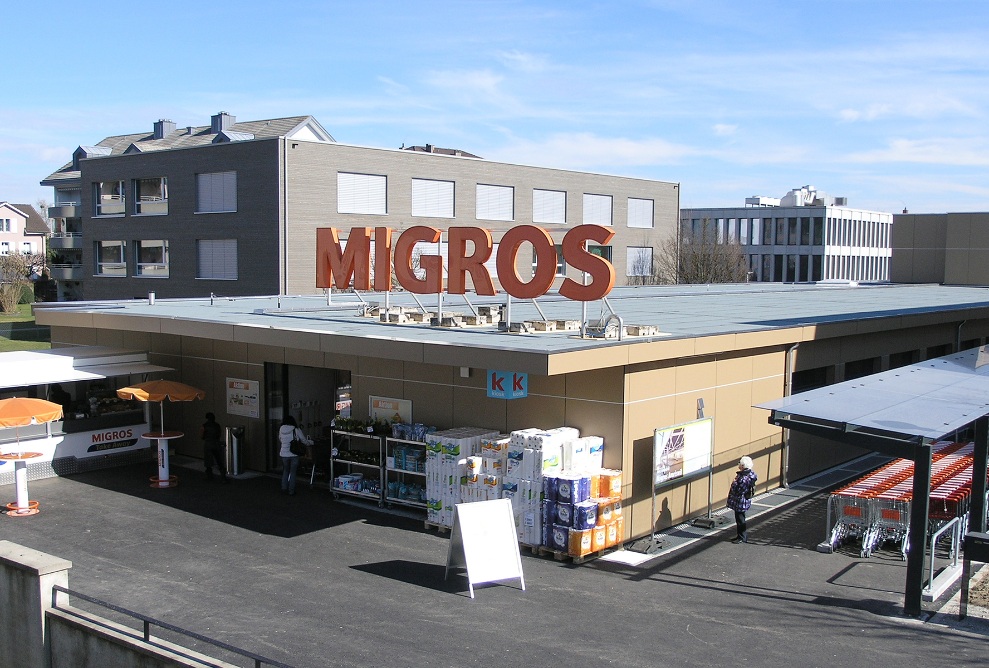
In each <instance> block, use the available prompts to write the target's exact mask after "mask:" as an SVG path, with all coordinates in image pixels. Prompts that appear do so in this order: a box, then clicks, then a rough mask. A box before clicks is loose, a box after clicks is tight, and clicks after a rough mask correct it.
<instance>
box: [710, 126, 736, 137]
mask: <svg viewBox="0 0 989 668" xmlns="http://www.w3.org/2000/svg"><path fill="white" fill-rule="evenodd" d="M737 130H738V126H737V125H728V124H726V123H716V124H715V126H714V134H715V135H717V136H718V137H730V136H731V135H733V134H735V132H736V131H737Z"/></svg>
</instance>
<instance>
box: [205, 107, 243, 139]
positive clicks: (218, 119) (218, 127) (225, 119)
mask: <svg viewBox="0 0 989 668" xmlns="http://www.w3.org/2000/svg"><path fill="white" fill-rule="evenodd" d="M236 122H237V117H236V116H231V115H230V114H228V113H227V112H225V111H221V112H220V113H218V114H216V115H214V116H211V117H210V129H209V131H210V133H211V134H214V135H215V134H216V133H218V132H223V131H224V130H229V129H230V127H231V126H233V124H234V123H236Z"/></svg>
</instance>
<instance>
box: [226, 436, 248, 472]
mask: <svg viewBox="0 0 989 668" xmlns="http://www.w3.org/2000/svg"><path fill="white" fill-rule="evenodd" d="M243 443H244V428H243V427H227V474H229V475H240V473H241V471H240V463H241V460H240V452H241V447H242V445H243Z"/></svg>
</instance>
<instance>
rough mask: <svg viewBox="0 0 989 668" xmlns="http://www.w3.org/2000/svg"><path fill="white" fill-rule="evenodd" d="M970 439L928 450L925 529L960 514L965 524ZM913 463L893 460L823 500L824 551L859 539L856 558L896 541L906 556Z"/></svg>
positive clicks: (933, 528) (969, 492)
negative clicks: (928, 492)
mask: <svg viewBox="0 0 989 668" xmlns="http://www.w3.org/2000/svg"><path fill="white" fill-rule="evenodd" d="M973 450H974V446H973V444H972V443H951V442H946V441H939V442H936V443H933V444H932V448H931V497H930V505H929V508H928V522H929V529H930V533H931V534H933V533H934V532H936V531H937V530H938V529H939V528H940V527H941V526H944V525H945V524H946V523H948V522H950V521H952V520H953V519H955V518H960V519H961V521H962V522H963V523H965V522H967V516H968V511H969V507H970V505H971V503H970V501H971V496H972V453H973ZM913 470H914V463H913V461H912V460H909V459H897V460H895V461H892V462H890V463H889V464H886V465H885V466H883V467H881V468H879V469H876V470H875V471H873V472H872V473H869V474H868V475H866V476H864V477H862V478H859V479H858V480H856V481H854V482H853V483H851V484H849V485H846V486H845V487H842V488H841V489H839V490H837V491H835V492H833V493H832V494H831V496H830V497H829V498H828V529H827V543H824V544H822V545H825V546H826V547H827V550H826V551H829V552H833V551H834V550H836V549H838V547H839V546H841V545H842V544H844V543H845V542H848V541H851V540H855V539H859V540H860V541H861V552H860V554H861V556H863V557H869V556H871V555H872V553H873V552H875V551H876V550H877V549H879V548H880V547H881V546H882V545H883V543H885V542H887V541H889V542H894V543H896V545H897V547H898V548H899V552H900V557H901V559H906V558H907V545H908V542H909V538H910V502H911V500H912V498H913Z"/></svg>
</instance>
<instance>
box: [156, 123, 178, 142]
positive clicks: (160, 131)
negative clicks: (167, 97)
mask: <svg viewBox="0 0 989 668" xmlns="http://www.w3.org/2000/svg"><path fill="white" fill-rule="evenodd" d="M173 132H175V123H173V122H171V121H166V120H165V119H163V118H162V119H159V120H158V122H157V123H155V134H154V138H155V139H164V138H165V136H166V135H169V134H171V133H173Z"/></svg>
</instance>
